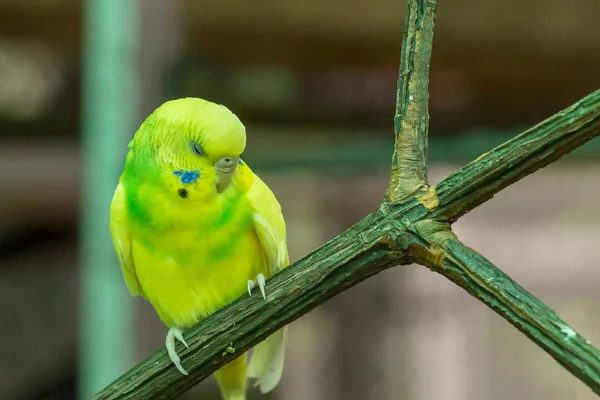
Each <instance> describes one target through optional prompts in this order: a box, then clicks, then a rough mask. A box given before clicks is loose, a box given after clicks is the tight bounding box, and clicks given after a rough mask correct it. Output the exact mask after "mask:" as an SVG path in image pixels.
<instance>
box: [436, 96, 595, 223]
mask: <svg viewBox="0 0 600 400" xmlns="http://www.w3.org/2000/svg"><path fill="white" fill-rule="evenodd" d="M599 135H600V90H596V91H595V92H593V93H591V94H589V95H588V96H586V97H584V98H583V99H581V100H580V101H578V102H577V103H575V104H573V105H572V106H570V107H568V108H565V109H564V110H562V111H559V112H558V113H556V114H554V115H553V116H552V117H550V118H548V119H547V120H545V121H543V122H541V123H539V124H538V125H536V126H534V127H532V128H530V129H528V130H527V131H525V132H523V133H522V134H520V135H519V136H517V137H515V138H514V139H512V140H509V141H508V142H506V143H504V144H502V145H500V146H498V147H496V148H495V149H493V150H492V151H490V152H488V153H485V154H483V155H481V156H480V157H479V158H477V159H476V160H475V161H472V162H471V163H469V164H467V165H466V166H464V167H463V168H461V169H459V170H457V171H456V172H454V173H453V174H451V175H450V176H448V177H447V178H446V179H444V181H443V182H441V183H440V184H438V185H437V187H436V188H435V189H434V188H432V189H431V190H432V192H433V191H434V192H435V197H437V201H438V202H439V206H437V210H436V211H435V212H434V213H433V214H432V217H433V218H436V219H442V220H445V221H449V222H453V221H456V220H457V219H458V218H459V217H460V216H461V215H463V214H465V213H467V212H469V211H470V210H472V209H473V208H475V207H477V206H478V205H480V204H482V203H484V202H486V201H487V200H489V199H491V198H492V197H493V196H494V195H495V194H496V193H498V192H499V191H501V190H502V189H504V188H505V187H507V186H509V185H511V184H513V183H515V182H517V181H519V180H520V179H522V178H524V177H525V176H527V175H529V174H531V173H533V172H535V171H537V170H538V169H540V168H543V167H545V166H546V165H548V164H549V163H551V162H553V161H556V160H558V159H559V158H561V157H562V156H564V155H565V154H568V153H570V152H571V151H573V150H574V149H576V148H577V147H579V146H581V145H582V144H584V143H585V142H587V141H589V140H591V139H593V138H594V137H596V136H599ZM430 195H433V193H432V194H430Z"/></svg>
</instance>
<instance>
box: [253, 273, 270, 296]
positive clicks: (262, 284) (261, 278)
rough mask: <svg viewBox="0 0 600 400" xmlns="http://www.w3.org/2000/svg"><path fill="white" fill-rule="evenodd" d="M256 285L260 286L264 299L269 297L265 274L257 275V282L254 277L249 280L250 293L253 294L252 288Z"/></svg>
mask: <svg viewBox="0 0 600 400" xmlns="http://www.w3.org/2000/svg"><path fill="white" fill-rule="evenodd" d="M256 286H258V287H259V289H260V293H261V294H262V295H263V299H265V300H266V299H267V295H266V293H265V276H264V275H263V274H258V275H256V282H254V281H253V280H252V279H249V280H248V294H249V295H250V296H252V289H253V288H255V287H256Z"/></svg>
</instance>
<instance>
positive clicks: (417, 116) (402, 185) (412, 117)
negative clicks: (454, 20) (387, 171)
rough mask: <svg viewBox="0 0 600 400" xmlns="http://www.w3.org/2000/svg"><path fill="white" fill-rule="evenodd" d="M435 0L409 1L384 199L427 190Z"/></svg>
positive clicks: (407, 196) (406, 196)
mask: <svg viewBox="0 0 600 400" xmlns="http://www.w3.org/2000/svg"><path fill="white" fill-rule="evenodd" d="M436 7H437V0H429V1H426V0H408V1H407V4H406V16H405V19H404V34H403V35H402V55H401V58H400V69H399V71H398V86H397V89H396V113H395V115H394V134H395V138H396V139H395V146H394V156H393V158H392V173H391V177H390V183H389V187H388V190H387V193H386V199H387V200H388V201H389V202H391V203H398V202H400V201H402V200H404V199H407V198H409V197H410V196H412V195H414V194H415V193H417V192H419V191H421V190H422V189H425V188H426V187H427V132H428V130H429V112H428V111H427V103H428V101H429V60H430V59H431V46H432V42H433V28H434V25H435V11H436Z"/></svg>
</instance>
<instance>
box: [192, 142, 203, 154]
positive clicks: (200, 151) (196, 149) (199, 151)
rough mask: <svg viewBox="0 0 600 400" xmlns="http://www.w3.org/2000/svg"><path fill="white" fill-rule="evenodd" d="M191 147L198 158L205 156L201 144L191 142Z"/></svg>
mask: <svg viewBox="0 0 600 400" xmlns="http://www.w3.org/2000/svg"><path fill="white" fill-rule="evenodd" d="M190 147H191V148H192V151H193V152H194V153H195V154H196V155H198V156H203V155H204V154H205V153H204V149H203V148H202V146H200V144H198V143H196V142H191V143H190Z"/></svg>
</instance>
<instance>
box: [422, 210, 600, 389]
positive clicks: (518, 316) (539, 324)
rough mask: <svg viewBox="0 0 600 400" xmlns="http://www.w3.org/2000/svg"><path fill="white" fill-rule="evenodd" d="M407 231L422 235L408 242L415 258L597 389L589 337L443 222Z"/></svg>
mask: <svg viewBox="0 0 600 400" xmlns="http://www.w3.org/2000/svg"><path fill="white" fill-rule="evenodd" d="M411 231H413V232H414V233H415V234H416V235H417V236H418V237H419V238H420V239H421V244H420V245H418V246H411V247H410V255H411V257H413V259H414V260H416V261H418V262H419V263H420V264H423V265H426V266H427V267H429V268H430V269H432V270H433V271H435V272H438V273H440V274H442V275H444V276H445V277H446V278H448V279H449V280H451V281H452V282H454V283H456V284H457V285H458V286H460V287H462V288H463V289H465V290H466V291H467V292H469V294H471V295H472V296H474V297H476V298H477V299H479V300H481V301H482V302H483V303H485V304H486V305H487V306H489V307H490V308H492V309H493V310H494V311H495V312H496V313H498V314H499V315H500V316H502V317H503V318H504V319H506V320H507V321H508V322H510V323H511V324H512V325H514V326H515V327H516V328H517V329H518V330H520V331H521V332H523V333H524V334H525V335H527V337H529V338H530V339H531V340H532V341H533V342H535V343H536V344H537V345H538V346H540V347H541V348H543V349H544V350H545V351H546V352H547V353H548V354H550V355H551V356H552V357H553V358H554V359H555V360H556V361H558V362H559V363H560V364H561V365H562V366H563V367H565V368H566V369H567V370H569V371H570V372H571V373H572V374H573V375H575V376H576V377H578V378H579V379H581V380H582V381H583V382H585V383H586V384H587V385H588V386H589V387H590V388H591V389H592V390H593V391H594V392H595V393H596V394H600V351H599V350H598V349H596V348H595V347H594V346H593V345H591V344H590V342H589V341H587V340H586V339H585V338H584V337H583V336H581V335H579V334H578V333H577V332H576V331H575V330H574V329H573V328H571V327H570V326H569V325H568V324H567V323H566V322H564V321H563V320H562V319H560V318H559V317H558V316H557V315H556V314H555V313H554V311H552V310H551V309H550V308H548V307H547V306H546V305H545V304H544V303H542V302H541V301H540V300H538V299H537V298H536V297H535V296H533V295H532V294H531V293H529V292H528V291H527V290H525V289H524V288H522V287H521V286H519V285H518V284H517V283H516V282H514V281H513V280H512V279H511V278H510V277H509V276H508V275H506V274H505V273H504V272H502V271H501V270H500V269H498V268H497V267H496V266H494V265H493V264H492V263H491V262H489V261H488V260H486V259H485V258H484V257H483V256H481V255H480V254H479V253H477V252H476V251H475V250H472V249H470V248H469V247H467V246H465V245H463V244H462V243H461V242H460V241H459V240H458V239H457V238H456V237H455V236H454V235H453V234H452V232H451V231H450V230H449V226H448V225H447V224H444V223H435V222H433V221H426V220H424V221H420V222H419V223H417V224H415V226H414V227H413V228H412V229H411Z"/></svg>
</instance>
